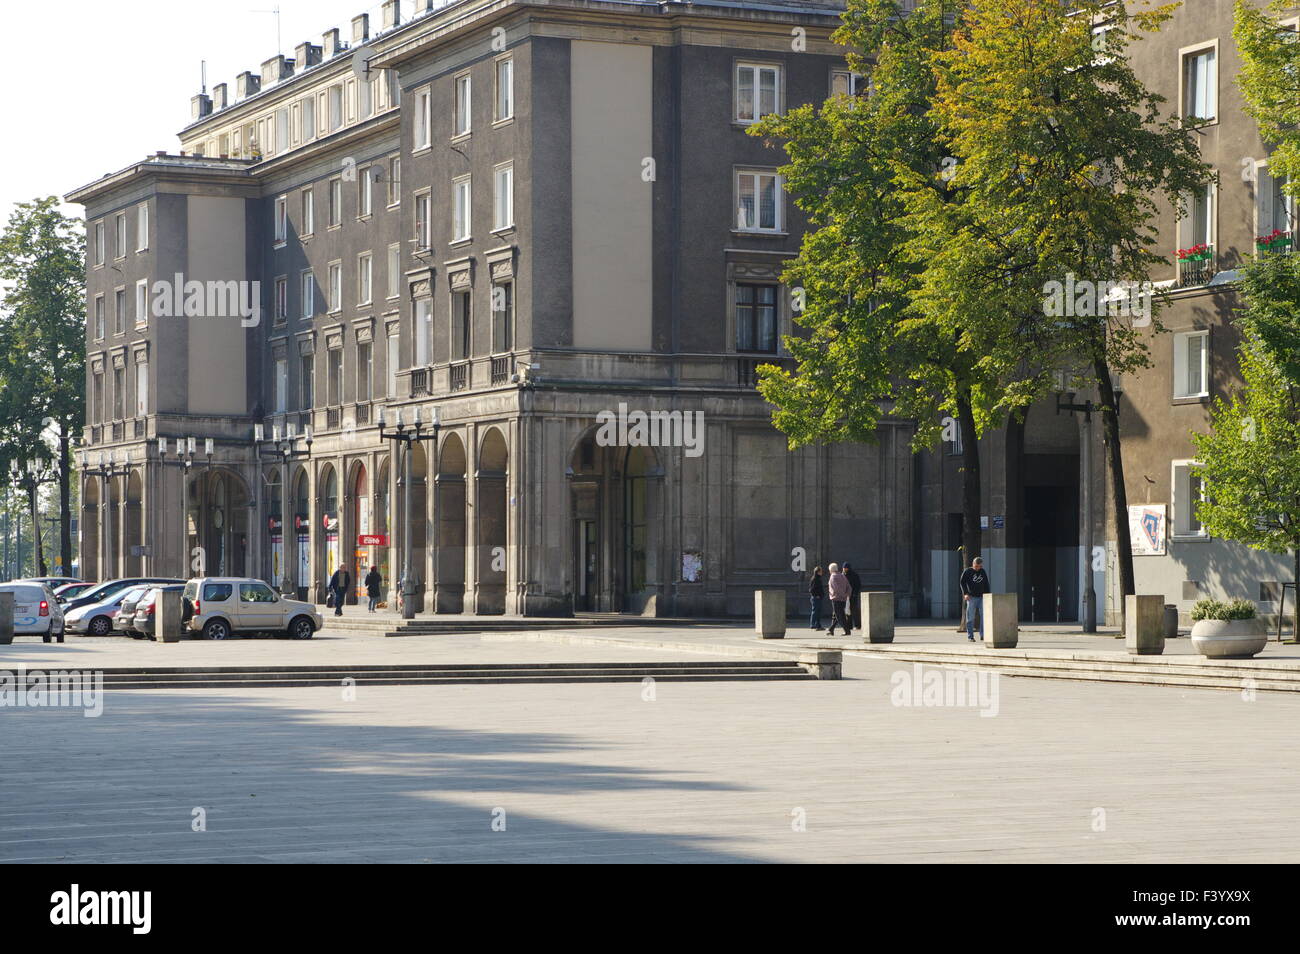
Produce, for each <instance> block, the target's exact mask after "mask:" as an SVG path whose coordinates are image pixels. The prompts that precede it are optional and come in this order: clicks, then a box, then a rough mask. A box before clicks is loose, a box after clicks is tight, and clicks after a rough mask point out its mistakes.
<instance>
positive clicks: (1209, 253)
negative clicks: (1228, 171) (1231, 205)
mask: <svg viewBox="0 0 1300 954" xmlns="http://www.w3.org/2000/svg"><path fill="white" fill-rule="evenodd" d="M1182 211H1183V215H1182V218H1180V219H1179V220H1178V248H1179V250H1180V254H1179V256H1178V265H1179V269H1180V272H1181V273H1182V274H1183V276H1184V277H1185V278H1187V279H1190V280H1185V281H1183V282H1181V284H1184V285H1187V284H1201V285H1203V284H1205V281H1208V279H1209V276H1210V275H1211V274H1213V269H1212V268H1211V267H1210V264H1211V262H1212V261H1213V258H1214V184H1213V183H1209V184H1207V185H1206V186H1205V187H1204V188H1202V189H1198V190H1197V191H1196V192H1193V193H1191V194H1190V195H1186V196H1184V197H1183V210H1182ZM1202 246H1203V248H1202ZM1193 255H1196V256H1201V257H1200V258H1193V257H1191V256H1193Z"/></svg>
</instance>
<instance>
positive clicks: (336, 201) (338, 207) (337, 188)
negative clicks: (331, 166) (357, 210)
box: [330, 176, 343, 228]
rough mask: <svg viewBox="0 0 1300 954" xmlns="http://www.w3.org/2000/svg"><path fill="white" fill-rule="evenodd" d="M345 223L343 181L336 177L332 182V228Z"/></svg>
mask: <svg viewBox="0 0 1300 954" xmlns="http://www.w3.org/2000/svg"><path fill="white" fill-rule="evenodd" d="M342 221H343V179H342V178H340V177H338V176H335V177H334V178H333V179H331V180H330V227H331V228H333V227H335V226H337V225H338V224H339V223H341V222H342Z"/></svg>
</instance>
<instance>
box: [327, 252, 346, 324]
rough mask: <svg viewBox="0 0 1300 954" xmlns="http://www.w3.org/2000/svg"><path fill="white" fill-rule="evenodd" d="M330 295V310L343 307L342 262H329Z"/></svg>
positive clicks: (339, 309)
mask: <svg viewBox="0 0 1300 954" xmlns="http://www.w3.org/2000/svg"><path fill="white" fill-rule="evenodd" d="M329 269H330V272H329V274H330V296H329V303H328V307H329V310H330V311H331V312H334V311H341V310H342V309H343V263H342V262H330V266H329Z"/></svg>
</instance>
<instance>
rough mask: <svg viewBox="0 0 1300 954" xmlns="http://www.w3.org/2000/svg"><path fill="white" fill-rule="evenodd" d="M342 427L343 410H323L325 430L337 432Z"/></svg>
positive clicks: (329, 408) (338, 408)
mask: <svg viewBox="0 0 1300 954" xmlns="http://www.w3.org/2000/svg"><path fill="white" fill-rule="evenodd" d="M342 425H343V408H341V407H327V408H326V409H325V429H326V430H327V431H337V430H338V429H339V428H340V427H341V426H342Z"/></svg>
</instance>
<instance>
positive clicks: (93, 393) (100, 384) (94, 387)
mask: <svg viewBox="0 0 1300 954" xmlns="http://www.w3.org/2000/svg"><path fill="white" fill-rule="evenodd" d="M90 397H91V403H92V404H94V412H95V420H97V421H101V422H102V421H106V420H108V418H107V417H106V416H105V414H104V372H103V371H96V372H95V377H94V381H93V383H92V384H91V386H90Z"/></svg>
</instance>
